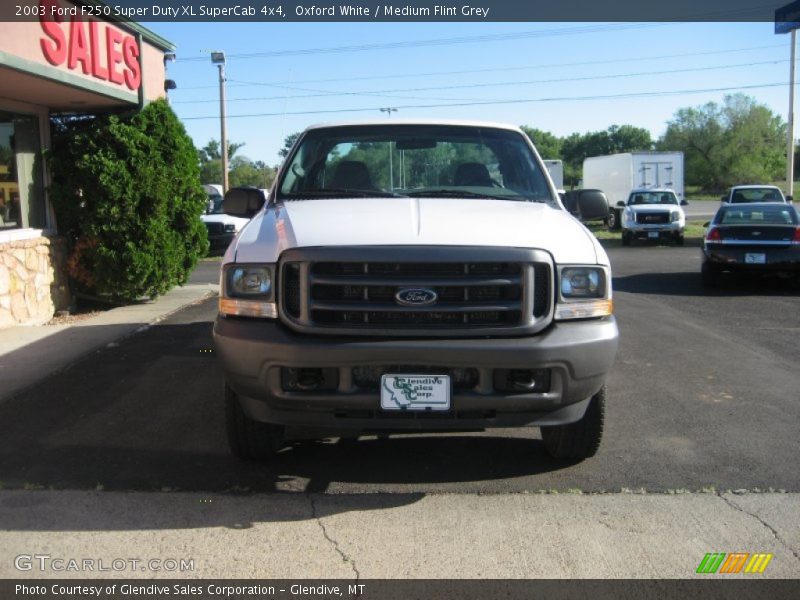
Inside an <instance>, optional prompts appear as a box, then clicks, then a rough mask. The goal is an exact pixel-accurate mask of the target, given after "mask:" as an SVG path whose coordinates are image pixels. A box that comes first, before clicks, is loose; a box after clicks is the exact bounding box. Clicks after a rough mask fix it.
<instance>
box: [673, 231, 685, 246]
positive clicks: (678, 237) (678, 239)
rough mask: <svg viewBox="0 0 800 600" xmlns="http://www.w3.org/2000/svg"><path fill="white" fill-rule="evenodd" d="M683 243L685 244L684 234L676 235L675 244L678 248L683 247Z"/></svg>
mask: <svg viewBox="0 0 800 600" xmlns="http://www.w3.org/2000/svg"><path fill="white" fill-rule="evenodd" d="M683 242H684V239H683V234H682V233H676V234H675V243H676V244H677V245H678V246H683Z"/></svg>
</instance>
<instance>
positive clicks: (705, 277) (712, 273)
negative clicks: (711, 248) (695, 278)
mask: <svg viewBox="0 0 800 600" xmlns="http://www.w3.org/2000/svg"><path fill="white" fill-rule="evenodd" d="M700 278H701V279H702V281H703V287H707V288H713V287H716V286H717V283H718V281H719V273H718V272H717V270H716V269H715V268H714V267H712V266H711V265H710V264H708V263H707V262H704V263H703V266H702V267H700Z"/></svg>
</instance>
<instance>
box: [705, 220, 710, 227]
mask: <svg viewBox="0 0 800 600" xmlns="http://www.w3.org/2000/svg"><path fill="white" fill-rule="evenodd" d="M709 225H711V221H706V222H705V223H703V227H708V226H709Z"/></svg>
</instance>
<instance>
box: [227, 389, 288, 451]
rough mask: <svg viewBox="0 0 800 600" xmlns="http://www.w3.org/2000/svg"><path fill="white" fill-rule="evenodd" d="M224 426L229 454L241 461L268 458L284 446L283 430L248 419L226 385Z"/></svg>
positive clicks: (235, 396) (237, 399) (233, 393)
mask: <svg viewBox="0 0 800 600" xmlns="http://www.w3.org/2000/svg"><path fill="white" fill-rule="evenodd" d="M225 426H226V428H227V432H228V445H229V446H230V449H231V452H232V453H233V455H234V456H236V457H237V458H240V459H242V460H264V459H267V458H270V457H271V456H274V455H275V454H276V453H277V452H278V450H280V449H281V448H282V447H283V445H284V428H283V427H282V426H280V425H272V424H270V423H260V422H258V421H254V420H253V419H251V418H250V417H248V416H247V415H246V414H245V413H244V411H243V410H242V406H241V404H240V403H239V396H237V395H236V392H234V391H233V390H232V389H231V388H230V386H228V384H225Z"/></svg>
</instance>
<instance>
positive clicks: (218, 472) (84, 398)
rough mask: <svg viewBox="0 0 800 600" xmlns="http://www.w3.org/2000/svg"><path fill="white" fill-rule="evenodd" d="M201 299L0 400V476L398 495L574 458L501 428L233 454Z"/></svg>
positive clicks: (118, 486)
mask: <svg viewBox="0 0 800 600" xmlns="http://www.w3.org/2000/svg"><path fill="white" fill-rule="evenodd" d="M214 301H215V300H213V299H212V300H211V301H210V302H214ZM207 304H208V303H202V304H199V305H196V306H193V307H190V308H188V309H186V310H185V311H182V313H181V316H180V319H181V320H184V321H186V322H182V323H174V322H168V323H167V324H162V325H157V326H154V327H152V328H150V329H149V330H147V331H144V332H142V333H140V334H138V335H136V336H133V337H131V338H129V339H127V340H124V341H122V342H121V343H120V344H119V345H118V346H116V347H111V348H106V349H104V350H102V351H100V352H96V353H94V354H92V355H90V356H87V357H85V358H84V359H82V360H81V361H79V362H77V363H76V364H74V365H72V366H71V367H69V368H68V369H66V370H64V371H62V372H60V373H56V374H54V375H52V376H50V377H48V378H47V379H45V380H43V381H41V382H40V383H39V384H37V385H35V386H34V387H33V388H31V389H29V390H27V391H26V392H24V393H22V394H20V395H17V396H16V397H14V398H11V399H9V400H7V401H5V402H4V403H2V404H0V487H2V488H3V489H30V490H37V489H45V490H47V489H56V490H122V491H138V492H171V491H185V492H228V493H231V494H233V495H235V494H236V493H247V492H276V493H278V494H277V495H288V496H297V495H304V494H306V493H323V492H325V491H327V490H328V488H329V486H330V484H331V482H347V483H350V484H354V485H352V486H351V487H354V488H355V489H357V490H358V489H359V484H364V486H365V488H366V487H368V485H369V484H375V483H387V484H392V485H395V486H396V487H399V488H400V489H398V490H397V491H398V492H400V495H399V496H398V502H400V503H402V502H404V501H415V500H414V499H415V498H418V497H421V496H420V495H419V494H404V493H403V492H419V491H420V488H421V487H424V485H425V484H444V487H445V489H446V488H447V484H453V483H458V482H474V481H482V480H496V479H502V478H514V477H521V476H528V475H535V474H538V473H546V472H549V471H554V470H559V469H563V468H564V467H567V466H569V465H570V464H574V463H571V462H568V461H554V460H552V459H550V458H549V457H547V456H546V454H545V452H544V449H543V446H542V444H541V442H540V441H537V440H534V439H529V438H520V437H516V438H515V437H507V436H505V435H504V433H503V432H500V433H498V434H497V436H493V435H492V436H490V435H487V434H480V435H469V434H468V435H459V434H437V435H430V436H409V435H397V436H395V435H392V436H389V437H387V436H379V437H376V436H369V437H362V438H359V439H357V440H349V439H345V438H342V439H339V438H331V439H326V440H321V441H313V442H296V443H294V444H293V445H292V446H290V447H288V448H286V449H285V450H283V451H282V452H281V453H280V454H279V455H278V456H277V457H276V458H275V459H274V460H273V461H271V462H268V463H242V462H239V461H237V460H236V459H234V458H233V457H232V456H231V455H230V454H229V452H228V448H227V444H226V440H225V431H224V413H223V376H222V372H221V369H220V368H219V366H218V364H217V360H216V357H215V356H214V355H213V350H212V344H211V337H210V334H211V324H210V323H209V322H208V320H207V313H208V307H207V306H205V305H207ZM201 319H202V320H201ZM405 485H407V486H408V487H404V486H405ZM31 497H32V498H35V497H36V494H32V495H31ZM403 498H405V499H406V500H403ZM409 498H410V499H411V500H409ZM303 518H307V517H303ZM4 521H5V519H4V518H3V517H2V511H0V528H5V527H7V526H10V525H11V524H10V523H8V522H4Z"/></svg>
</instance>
